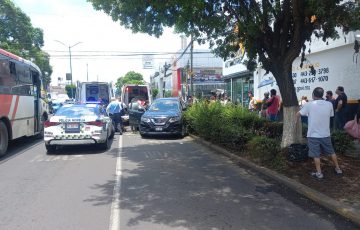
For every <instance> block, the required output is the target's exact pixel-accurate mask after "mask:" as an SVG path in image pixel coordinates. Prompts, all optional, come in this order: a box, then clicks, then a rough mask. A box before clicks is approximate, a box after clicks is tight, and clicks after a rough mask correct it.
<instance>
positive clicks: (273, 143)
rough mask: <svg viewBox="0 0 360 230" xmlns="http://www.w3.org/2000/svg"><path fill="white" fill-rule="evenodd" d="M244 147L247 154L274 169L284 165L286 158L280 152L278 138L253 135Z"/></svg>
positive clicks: (282, 167)
mask: <svg viewBox="0 0 360 230" xmlns="http://www.w3.org/2000/svg"><path fill="white" fill-rule="evenodd" d="M246 149H247V154H248V156H249V157H250V158H252V159H253V160H255V161H256V162H259V163H260V164H263V165H265V166H268V167H270V168H273V169H275V170H282V169H284V168H285V167H286V159H285V157H284V155H283V154H282V152H281V148H280V142H279V141H278V140H275V139H272V138H268V137H265V136H255V137H253V138H252V139H251V140H250V141H249V143H248V144H247V146H246Z"/></svg>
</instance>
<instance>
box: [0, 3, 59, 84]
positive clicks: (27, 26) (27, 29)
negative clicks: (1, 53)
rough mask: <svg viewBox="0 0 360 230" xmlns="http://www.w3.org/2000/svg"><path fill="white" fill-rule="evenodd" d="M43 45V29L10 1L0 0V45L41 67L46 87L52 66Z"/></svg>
mask: <svg viewBox="0 0 360 230" xmlns="http://www.w3.org/2000/svg"><path fill="white" fill-rule="evenodd" d="M43 46H44V34H43V31H42V30H41V29H40V28H34V27H33V26H32V24H31V20H30V18H29V17H28V16H27V15H26V14H25V13H24V12H22V10H21V9H20V8H18V7H16V6H15V5H14V3H13V2H12V1H10V0H2V1H0V47H1V48H3V49H5V50H7V51H9V52H11V53H14V54H16V55H19V56H21V57H23V58H25V59H28V60H30V61H32V62H34V63H35V64H36V65H37V66H38V67H39V68H40V69H41V71H42V78H43V79H42V80H43V83H44V85H45V86H46V87H47V86H48V85H49V84H50V81H51V78H50V76H51V73H52V67H51V66H50V56H49V54H47V53H46V52H44V51H42V50H41V47H43Z"/></svg>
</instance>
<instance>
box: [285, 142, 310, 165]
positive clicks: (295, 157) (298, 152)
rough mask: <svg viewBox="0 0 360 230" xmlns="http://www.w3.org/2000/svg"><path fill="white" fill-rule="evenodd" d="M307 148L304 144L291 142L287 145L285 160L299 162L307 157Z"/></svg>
mask: <svg viewBox="0 0 360 230" xmlns="http://www.w3.org/2000/svg"><path fill="white" fill-rule="evenodd" d="M308 152H309V148H308V146H307V145H305V144H291V145H290V146H289V147H288V155H287V160H288V161H290V162H301V161H305V160H307V159H308Z"/></svg>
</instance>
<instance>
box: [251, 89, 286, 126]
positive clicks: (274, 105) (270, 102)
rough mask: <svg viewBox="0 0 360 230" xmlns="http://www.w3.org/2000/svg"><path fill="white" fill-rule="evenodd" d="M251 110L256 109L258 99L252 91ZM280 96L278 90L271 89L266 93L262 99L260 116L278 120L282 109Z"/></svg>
mask: <svg viewBox="0 0 360 230" xmlns="http://www.w3.org/2000/svg"><path fill="white" fill-rule="evenodd" d="M248 95H249V110H250V111H256V99H255V97H254V95H253V94H252V92H249V94H248ZM280 103H281V100H280V97H279V96H278V95H276V90H275V89H272V90H270V94H269V93H268V92H265V93H264V98H263V99H262V101H261V108H260V111H259V115H260V117H263V118H267V119H269V120H270V121H277V120H278V114H279V110H280Z"/></svg>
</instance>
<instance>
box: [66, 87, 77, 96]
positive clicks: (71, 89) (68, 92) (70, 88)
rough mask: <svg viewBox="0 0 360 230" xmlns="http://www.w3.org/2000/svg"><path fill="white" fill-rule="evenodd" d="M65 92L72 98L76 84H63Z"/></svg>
mask: <svg viewBox="0 0 360 230" xmlns="http://www.w3.org/2000/svg"><path fill="white" fill-rule="evenodd" d="M65 91H66V94H67V95H68V96H69V98H73V95H75V92H76V85H75V84H70V85H66V86H65Z"/></svg>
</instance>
